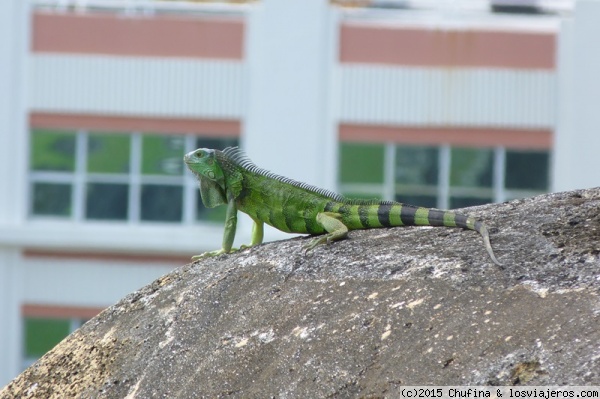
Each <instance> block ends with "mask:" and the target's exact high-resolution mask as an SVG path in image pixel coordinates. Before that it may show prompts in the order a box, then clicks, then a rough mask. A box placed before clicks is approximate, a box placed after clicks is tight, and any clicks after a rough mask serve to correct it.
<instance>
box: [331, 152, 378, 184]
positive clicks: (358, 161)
mask: <svg viewBox="0 0 600 399" xmlns="http://www.w3.org/2000/svg"><path fill="white" fill-rule="evenodd" d="M383 156H384V146H383V145H382V144H362V143H361V144H357V143H341V145H340V169H339V170H340V181H341V182H342V183H382V182H383V162H384V161H383Z"/></svg>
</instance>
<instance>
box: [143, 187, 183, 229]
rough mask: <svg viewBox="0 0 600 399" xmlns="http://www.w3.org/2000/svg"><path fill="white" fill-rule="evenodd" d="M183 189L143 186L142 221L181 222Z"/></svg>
mask: <svg viewBox="0 0 600 399" xmlns="http://www.w3.org/2000/svg"><path fill="white" fill-rule="evenodd" d="M182 201H183V189H182V188H181V187H177V186H159V185H150V184H147V185H143V186H142V220H147V221H164V222H180V221H181V216H182Z"/></svg>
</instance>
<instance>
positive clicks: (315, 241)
mask: <svg viewBox="0 0 600 399" xmlns="http://www.w3.org/2000/svg"><path fill="white" fill-rule="evenodd" d="M330 242H331V241H330V237H329V234H327V235H323V236H320V237H317V238H315V239H313V240H311V241H310V242H309V243H308V244H306V245H305V246H304V247H303V249H304V255H306V254H307V253H308V252H309V251H312V250H313V249H315V247H317V246H319V245H323V244H329V243H330Z"/></svg>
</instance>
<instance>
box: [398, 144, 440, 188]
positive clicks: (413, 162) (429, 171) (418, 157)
mask: <svg viewBox="0 0 600 399" xmlns="http://www.w3.org/2000/svg"><path fill="white" fill-rule="evenodd" d="M438 160H439V156H438V149H437V148H434V147H422V146H398V147H396V169H395V174H396V182H397V183H402V184H415V185H434V186H435V185H437V184H438V171H439V161H438Z"/></svg>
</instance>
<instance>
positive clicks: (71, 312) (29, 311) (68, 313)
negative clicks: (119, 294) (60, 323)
mask: <svg viewBox="0 0 600 399" xmlns="http://www.w3.org/2000/svg"><path fill="white" fill-rule="evenodd" d="M103 310H104V308H96V307H80V306H56V305H36V304H29V303H25V304H22V305H21V315H22V316H24V317H40V318H50V319H72V318H77V319H91V318H93V317H95V316H97V315H98V314H99V313H100V312H102V311H103Z"/></svg>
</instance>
